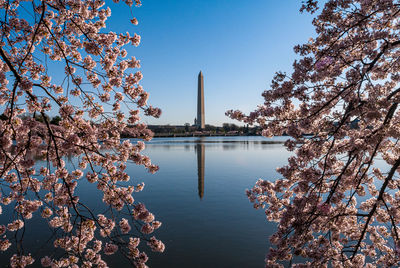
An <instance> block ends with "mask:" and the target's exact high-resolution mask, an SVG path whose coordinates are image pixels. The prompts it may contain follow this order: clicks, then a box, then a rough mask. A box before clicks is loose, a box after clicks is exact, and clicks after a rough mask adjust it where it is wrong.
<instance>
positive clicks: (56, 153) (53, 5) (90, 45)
mask: <svg viewBox="0 0 400 268" xmlns="http://www.w3.org/2000/svg"><path fill="white" fill-rule="evenodd" d="M106 2H107V4H110V2H109V1H101V0H41V1H38V0H32V1H20V0H12V1H11V0H0V27H1V31H0V35H1V40H0V42H1V43H0V104H1V105H2V106H1V111H2V113H3V114H2V116H1V118H0V133H1V134H0V182H1V197H0V203H1V206H2V207H3V208H9V207H11V208H12V210H13V211H14V212H13V215H9V217H8V218H9V219H10V221H9V222H8V223H2V225H0V234H1V238H0V250H1V251H7V252H10V253H9V254H10V257H11V259H10V266H11V267H25V266H26V265H29V264H32V263H34V262H35V263H36V264H37V263H41V265H43V266H44V267H50V266H51V267H67V266H68V267H94V266H96V267H106V266H107V264H106V262H105V261H104V260H103V258H102V256H104V254H105V255H111V254H114V253H116V252H119V253H118V254H122V255H123V256H125V257H126V258H127V260H128V261H129V262H130V263H131V264H132V265H135V266H137V267H146V265H145V263H146V261H147V259H148V257H147V255H146V253H145V252H144V251H141V250H142V248H143V247H142V246H139V244H147V245H148V246H149V248H150V249H151V250H153V251H158V252H162V251H163V250H164V244H163V243H162V242H161V241H159V240H157V239H156V238H155V237H154V236H151V235H150V234H151V233H152V232H153V231H154V230H155V229H157V228H158V227H159V226H160V225H161V223H160V222H159V221H156V220H155V217H154V215H153V214H152V213H150V212H149V211H148V210H147V209H146V207H145V206H144V205H143V204H141V203H138V202H137V201H135V200H134V198H133V194H134V192H138V191H141V190H142V189H143V183H141V182H130V183H129V184H128V183H127V181H129V179H130V176H129V175H128V174H127V173H126V167H127V163H128V162H133V163H136V164H138V165H143V166H144V167H145V168H147V169H148V170H149V171H150V172H155V171H156V170H157V168H158V167H157V166H155V165H154V164H152V163H151V161H150V159H149V158H148V157H147V156H145V155H142V153H141V151H142V150H143V149H144V143H143V142H142V141H138V142H134V143H132V142H130V141H129V140H121V139H120V137H121V133H122V132H125V134H129V136H130V137H136V138H138V139H142V140H149V139H151V137H152V133H151V131H149V130H148V129H147V128H146V125H144V124H142V123H140V117H139V116H140V115H141V114H144V115H146V116H153V117H158V116H159V115H160V113H161V111H160V110H159V109H158V108H154V107H152V106H150V105H148V104H147V99H148V96H149V94H148V93H147V92H145V91H144V89H143V88H142V86H140V85H139V81H140V80H141V79H142V74H141V72H140V71H138V70H137V69H138V68H140V62H139V60H137V59H136V58H135V57H128V53H127V50H126V49H125V48H127V47H129V46H138V45H139V43H140V36H139V35H137V34H133V35H131V34H129V33H115V32H111V31H109V30H106V21H107V19H108V18H109V17H110V16H111V9H110V7H107V6H106ZM114 2H115V4H116V3H118V2H119V1H118V0H114ZM122 2H124V3H121V5H125V7H123V8H124V10H126V11H127V12H128V13H127V15H128V16H130V19H131V21H130V22H131V23H132V28H133V27H134V25H136V24H138V22H137V19H136V18H134V17H133V15H132V16H131V14H132V12H133V10H132V8H133V7H134V6H139V5H140V4H141V3H140V0H134V1H133V0H124V1H122ZM115 4H113V5H115ZM129 10H130V13H129ZM127 22H128V23H129V19H128V21H127ZM124 47H125V48H124ZM55 115H57V118H56V120H54V121H53V120H50V118H51V117H52V116H55ZM38 118H39V119H40V120H39V119H38ZM67 157H73V158H74V160H76V162H74V163H75V164H76V165H66V159H67ZM82 183H87V184H89V185H91V187H92V188H91V190H90V191H98V192H100V193H101V196H102V200H99V201H100V203H101V201H102V203H103V206H104V208H105V209H104V210H103V211H104V213H102V214H96V213H94V208H93V207H90V206H88V205H87V204H85V202H83V201H82V198H80V196H78V194H77V193H76V189H77V188H78V187H79V185H81V184H82ZM34 217H42V218H44V219H46V222H47V223H46V222H45V223H46V224H47V225H48V226H50V228H51V229H52V230H53V236H52V237H51V239H50V240H49V244H53V245H54V247H56V248H57V249H58V251H56V253H51V251H49V252H48V256H34V255H32V254H31V251H30V249H29V248H25V247H24V239H23V238H24V235H25V236H26V235H27V234H25V231H26V230H28V229H26V227H27V226H29V225H30V224H31V223H30V222H31V221H32V220H31V219H32V218H34ZM43 221H44V220H43ZM141 241H142V243H141ZM139 248H140V250H139ZM144 248H146V247H144ZM4 254H6V253H4Z"/></svg>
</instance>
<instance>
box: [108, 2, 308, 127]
mask: <svg viewBox="0 0 400 268" xmlns="http://www.w3.org/2000/svg"><path fill="white" fill-rule="evenodd" d="M300 5H301V1H297V0H285V1H282V0H251V1H243V0H190V1H189V0H143V3H142V6H141V7H140V8H134V9H133V11H134V15H135V16H136V17H137V18H138V20H139V25H138V26H133V25H132V24H130V23H128V21H127V13H128V14H129V9H123V8H117V9H114V10H113V13H112V16H111V18H110V19H109V21H108V23H110V28H111V30H114V29H117V30H118V31H120V32H125V31H129V32H131V33H132V34H133V33H134V32H136V33H138V34H140V35H141V38H142V39H141V40H142V42H141V45H140V46H139V47H138V48H135V47H131V48H130V49H129V50H128V53H129V54H130V55H132V56H135V57H136V58H138V59H140V60H141V65H142V72H143V75H144V78H143V80H142V83H141V84H142V85H143V87H144V88H145V89H146V90H148V91H149V92H150V99H149V103H150V104H152V105H153V106H157V107H160V108H161V109H162V110H163V114H162V116H161V118H160V119H152V118H144V122H146V123H148V124H171V125H174V124H180V125H182V124H184V123H190V124H193V119H194V118H195V116H196V105H197V99H196V98H197V75H198V73H199V71H200V70H201V71H202V72H203V74H204V88H205V89H204V91H205V121H206V124H212V125H222V123H224V122H229V123H237V122H236V121H233V120H230V119H228V118H227V117H226V116H225V115H224V114H225V111H226V110H228V109H241V110H243V111H245V112H249V111H251V110H253V109H254V108H255V107H256V106H257V105H258V104H261V103H262V102H263V100H262V97H261V93H262V91H263V90H265V89H267V88H268V86H269V85H270V82H271V79H272V77H273V75H274V73H275V71H278V70H281V71H287V72H290V71H291V70H292V67H291V65H292V63H293V60H294V59H295V58H296V55H295V53H294V52H293V46H294V45H296V44H300V43H304V42H306V41H307V40H308V38H309V37H311V36H314V35H315V34H314V30H313V26H312V25H311V21H312V17H311V16H310V15H309V14H306V13H304V14H301V13H300V12H299V8H300ZM119 7H124V5H119ZM128 17H129V15H128Z"/></svg>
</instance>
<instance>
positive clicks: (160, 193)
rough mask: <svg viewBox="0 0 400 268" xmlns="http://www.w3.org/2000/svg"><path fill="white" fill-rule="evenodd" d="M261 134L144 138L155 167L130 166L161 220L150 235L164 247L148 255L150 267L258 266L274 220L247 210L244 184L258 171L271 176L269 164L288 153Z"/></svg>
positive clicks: (142, 196)
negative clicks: (154, 169)
mask: <svg viewBox="0 0 400 268" xmlns="http://www.w3.org/2000/svg"><path fill="white" fill-rule="evenodd" d="M266 140H267V139H265V138H263V137H207V138H203V139H200V138H164V139H154V140H152V141H151V142H150V143H149V144H148V146H147V149H146V151H145V153H146V154H148V155H149V156H150V157H151V159H152V161H153V162H154V163H157V164H158V165H159V166H160V170H159V172H157V173H156V174H155V175H150V174H147V173H146V172H144V171H143V169H142V168H140V167H136V166H131V167H130V170H131V171H132V174H136V176H137V178H143V181H144V182H145V183H146V187H145V190H144V191H143V192H141V193H140V194H139V195H137V200H140V201H143V202H144V203H145V204H146V205H147V207H148V208H149V209H150V210H151V211H153V212H154V214H155V215H156V216H157V218H158V219H160V220H161V221H162V222H163V226H162V228H161V229H159V231H158V237H159V238H160V239H162V240H163V241H164V243H165V244H166V251H165V252H164V253H163V254H151V256H150V261H149V266H150V267H263V266H264V258H265V254H266V251H267V249H268V247H269V245H268V237H269V236H270V235H271V234H272V233H273V232H274V225H273V224H269V223H267V222H266V220H265V214H264V213H263V211H261V210H255V209H253V207H252V204H251V203H250V202H249V201H248V199H247V197H246V195H245V189H246V188H250V187H252V186H253V185H254V183H255V182H256V180H257V179H258V178H271V179H274V178H276V176H277V174H276V172H275V169H276V167H278V166H281V165H283V164H284V163H286V159H287V157H288V155H289V154H288V153H287V152H286V151H285V149H284V147H283V145H282V144H264V143H263V142H265V141H266ZM275 140H286V137H278V138H277V139H275ZM139 180H140V179H139Z"/></svg>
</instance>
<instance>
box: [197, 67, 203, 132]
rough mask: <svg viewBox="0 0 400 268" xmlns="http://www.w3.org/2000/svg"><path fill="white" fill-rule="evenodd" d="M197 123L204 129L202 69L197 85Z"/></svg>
mask: <svg viewBox="0 0 400 268" xmlns="http://www.w3.org/2000/svg"><path fill="white" fill-rule="evenodd" d="M196 125H197V127H198V128H199V129H204V127H205V123H204V80H203V73H202V72H201V71H200V73H199V77H198V86H197V118H196Z"/></svg>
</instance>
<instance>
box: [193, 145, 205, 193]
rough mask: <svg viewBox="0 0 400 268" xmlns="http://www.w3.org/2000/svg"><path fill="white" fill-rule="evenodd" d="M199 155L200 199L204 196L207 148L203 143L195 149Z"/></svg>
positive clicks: (198, 178)
mask: <svg viewBox="0 0 400 268" xmlns="http://www.w3.org/2000/svg"><path fill="white" fill-rule="evenodd" d="M194 148H195V151H196V154H197V180H198V186H197V187H198V192H199V197H200V199H202V198H203V196H204V157H205V156H204V155H205V147H204V144H203V143H198V144H196V146H195V147H194Z"/></svg>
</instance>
